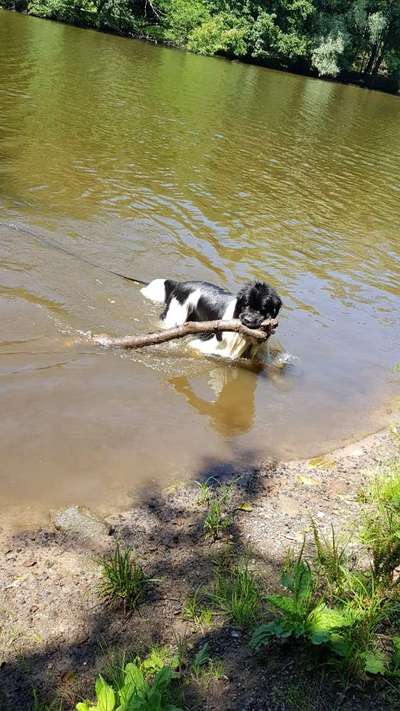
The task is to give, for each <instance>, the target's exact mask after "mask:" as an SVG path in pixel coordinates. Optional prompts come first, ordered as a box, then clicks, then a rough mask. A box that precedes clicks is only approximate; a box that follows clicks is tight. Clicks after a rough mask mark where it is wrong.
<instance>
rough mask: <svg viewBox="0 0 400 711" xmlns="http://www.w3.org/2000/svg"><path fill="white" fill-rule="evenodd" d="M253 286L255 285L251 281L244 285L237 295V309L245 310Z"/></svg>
mask: <svg viewBox="0 0 400 711" xmlns="http://www.w3.org/2000/svg"><path fill="white" fill-rule="evenodd" d="M253 286H254V285H253V284H250V283H249V284H245V285H244V286H242V288H241V289H240V291H239V293H238V295H237V297H236V310H238V309H240V311H243V309H245V308H246V306H248V305H249V295H250V291H251V289H252V287H253Z"/></svg>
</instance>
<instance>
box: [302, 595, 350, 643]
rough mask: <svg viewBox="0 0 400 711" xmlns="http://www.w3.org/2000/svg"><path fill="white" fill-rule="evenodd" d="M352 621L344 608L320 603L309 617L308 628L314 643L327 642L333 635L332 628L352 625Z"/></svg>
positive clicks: (336, 628)
mask: <svg viewBox="0 0 400 711" xmlns="http://www.w3.org/2000/svg"><path fill="white" fill-rule="evenodd" d="M351 623H352V621H351V619H349V616H348V615H346V614H345V613H344V612H343V610H339V609H338V608H337V607H336V608H335V607H327V606H326V605H325V604H323V603H322V604H320V605H318V606H317V607H315V608H314V610H312V612H311V613H310V615H309V617H308V621H307V629H308V633H309V636H310V640H311V642H312V643H313V644H325V643H326V642H328V641H329V639H330V637H331V633H332V630H338V629H342V628H343V627H348V626H349V625H351Z"/></svg>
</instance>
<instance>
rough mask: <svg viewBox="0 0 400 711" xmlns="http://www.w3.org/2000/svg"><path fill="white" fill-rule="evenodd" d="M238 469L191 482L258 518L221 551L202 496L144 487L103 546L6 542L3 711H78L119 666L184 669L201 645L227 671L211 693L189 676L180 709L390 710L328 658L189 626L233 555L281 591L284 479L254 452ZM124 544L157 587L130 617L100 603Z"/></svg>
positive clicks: (60, 537) (22, 537) (235, 528)
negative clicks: (38, 703)
mask: <svg viewBox="0 0 400 711" xmlns="http://www.w3.org/2000/svg"><path fill="white" fill-rule="evenodd" d="M242 454H243V453H242ZM243 461H245V462H246V466H245V467H244V466H243ZM240 462H241V463H240V465H239V466H235V465H234V464H232V462H222V461H211V462H210V461H207V462H204V466H203V467H202V468H201V470H200V471H198V472H197V473H196V476H195V480H196V481H198V482H207V483H209V484H212V485H214V486H216V487H217V486H218V485H219V484H220V483H221V482H224V483H232V486H233V497H234V501H235V502H236V504H238V503H240V502H245V503H246V504H247V508H248V509H250V512H249V513H247V512H246V511H243V510H240V509H239V507H238V506H237V507H236V513H235V516H234V519H233V524H232V527H231V529H230V530H229V533H228V534H227V536H226V537H225V538H224V539H223V540H217V541H210V540H207V539H206V538H205V536H204V531H203V521H204V516H205V506H204V505H201V504H199V502H198V490H197V489H196V487H194V486H193V485H186V484H185V485H182V486H177V487H173V488H170V489H168V490H161V489H160V488H158V487H157V486H156V485H155V486H153V487H152V488H149V487H147V488H146V489H145V490H143V491H141V492H140V494H139V496H138V500H137V501H136V503H135V506H134V507H133V508H132V509H131V510H130V511H127V512H124V513H121V514H118V515H115V516H114V517H113V518H112V521H111V523H112V526H113V530H112V535H111V536H109V537H104V539H101V540H95V541H93V540H91V539H80V538H79V537H73V536H70V535H66V534H62V533H59V532H54V531H51V530H47V531H45V530H42V531H39V532H24V533H21V534H18V535H15V536H14V538H13V539H12V540H11V541H10V540H9V541H8V542H7V545H6V552H5V554H4V558H5V562H6V564H7V569H9V573H8V574H7V575H6V577H5V584H4V587H3V593H2V598H3V599H2V603H1V616H2V632H3V634H2V640H3V650H2V652H1V669H0V675H1V683H0V708H1V710H2V711H8V710H9V711H31V709H33V708H34V707H33V703H32V690H33V689H36V690H37V691H38V693H39V694H40V697H41V698H42V699H52V698H57V699H62V701H63V708H64V709H65V710H69V709H73V708H74V704H75V703H76V701H77V700H79V699H81V698H82V697H87V696H89V697H90V696H91V697H92V696H93V690H94V679H95V676H96V674H97V673H98V672H99V671H104V670H105V669H106V668H107V665H109V663H110V659H111V658H115V657H117V656H118V655H122V654H123V653H126V656H127V657H129V656H134V655H136V654H140V655H144V654H146V652H147V651H148V650H149V648H150V647H151V646H152V645H155V644H157V645H158V644H160V645H170V646H172V648H175V649H176V648H177V647H179V648H180V649H183V650H184V657H185V659H186V663H187V669H188V668H189V665H190V659H192V658H193V656H194V654H195V652H196V650H198V649H199V647H200V646H201V645H202V644H204V643H205V642H208V644H209V653H210V655H211V657H212V658H215V659H218V660H221V661H222V662H223V668H224V674H223V676H222V678H221V679H219V680H214V681H212V682H211V683H210V684H209V686H208V688H205V687H204V685H201V684H199V683H197V682H196V681H195V680H194V679H193V678H191V677H190V675H189V674H187V675H186V677H187V679H188V683H187V685H186V686H185V689H184V700H183V703H184V707H185V708H186V709H190V710H191V711H195V710H198V711H200V710H202V711H262V710H264V709H265V710H266V709H272V710H274V709H276V710H277V711H278V710H280V709H282V711H286V710H287V711H290V710H294V709H296V711H298V710H299V709H300V711H301V710H303V711H307V710H308V709H310V710H311V709H313V710H314V709H315V711H328V709H329V711H332V709H339V708H341V709H348V710H350V709H352V710H353V709H370V708H374V709H389V708H393V700H392V699H391V697H390V699H389V697H388V696H387V694H386V691H385V693H381V690H380V689H379V685H378V687H376V688H374V690H373V693H372V695H371V689H368V690H364V689H362V688H353V687H351V688H347V689H345V688H344V687H343V685H341V684H340V679H339V678H338V676H337V675H336V674H335V673H329V672H328V670H327V667H326V664H325V660H324V659H323V658H322V657H319V658H317V657H315V656H314V657H312V656H310V655H309V654H308V653H306V652H304V650H302V649H301V648H300V647H296V646H293V645H289V644H287V645H284V646H281V647H275V648H272V649H271V650H270V651H266V652H265V653H264V654H263V655H261V656H258V657H257V656H255V655H254V653H253V652H252V651H251V650H250V648H249V646H248V635H247V633H246V632H244V631H242V630H238V629H234V628H233V627H232V626H231V625H230V624H229V623H228V622H227V621H226V620H224V619H223V618H222V617H221V618H219V619H218V620H217V621H216V622H215V624H213V625H212V626H209V627H207V626H206V625H204V626H203V627H201V626H200V627H199V626H198V625H195V624H194V623H193V621H190V620H189V621H188V620H186V619H185V616H184V607H185V603H186V601H187V599H188V597H189V596H190V595H191V594H193V592H194V591H195V590H197V589H198V588H199V587H201V586H204V587H210V586H211V585H212V581H213V579H214V576H215V560H216V558H218V556H220V555H221V554H222V552H223V550H225V549H226V547H227V546H229V548H230V549H231V550H234V552H235V555H237V556H246V558H248V559H249V560H250V563H251V565H252V566H254V567H255V569H256V570H257V572H258V573H259V575H260V576H261V577H262V579H263V581H264V585H265V589H266V590H268V589H271V588H276V586H277V585H278V579H279V568H280V566H281V563H282V557H283V556H284V554H285V548H286V547H287V544H288V541H287V540H286V538H285V536H287V533H286V532H287V530H288V524H287V522H286V518H287V517H288V514H284V513H282V512H279V511H278V514H279V516H281V518H282V521H283V523H282V525H280V524H279V525H278V524H277V522H276V521H277V520H278V519H276V516H275V518H274V515H275V514H274V511H275V509H274V498H275V496H276V493H277V491H279V486H280V484H279V480H280V479H281V478H282V476H283V474H284V472H283V473H282V469H280V468H279V466H278V465H277V464H276V463H274V462H270V463H269V464H267V465H265V466H263V467H257V466H256V465H255V454H254V453H252V452H246V453H244V454H243V456H241V457H240ZM268 507H269V508H268ZM265 511H267V512H268V511H269V512H270V515H269V516H267V515H266V514H265ZM262 514H263V516H262ZM289 518H290V516H289ZM292 518H293V517H292ZM297 518H298V517H296V520H297ZM261 519H262V521H263V524H262V526H261V524H260V520H261ZM275 519H276V520H275ZM279 520H280V519H279ZM259 525H260V527H259V528H258V526H259ZM293 525H294V524H293ZM279 526H280V527H279ZM117 539H120V540H122V541H124V542H125V543H126V544H128V545H130V546H132V547H133V549H134V550H135V552H136V554H137V556H138V558H139V559H140V560H141V561H142V563H143V567H144V569H145V572H146V573H147V574H148V575H149V576H151V577H152V578H155V579H157V583H155V584H153V585H152V586H151V588H150V589H149V592H148V595H147V597H146V601H145V602H144V603H143V604H142V605H141V607H140V608H139V609H138V610H137V611H136V612H135V613H133V614H131V615H129V616H126V615H124V614H123V612H122V611H121V610H114V609H111V608H109V607H107V606H105V605H104V603H103V602H102V601H101V599H100V598H99V594H98V584H99V567H98V557H99V555H103V554H104V553H107V552H110V551H111V550H112V548H113V546H114V543H115V540H117ZM371 704H372V705H371ZM39 708H40V711H42V710H43V709H45V708H46V707H45V706H43V707H39Z"/></svg>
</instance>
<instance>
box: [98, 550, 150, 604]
mask: <svg viewBox="0 0 400 711" xmlns="http://www.w3.org/2000/svg"><path fill="white" fill-rule="evenodd" d="M100 565H101V568H102V581H101V584H100V593H101V595H102V596H103V597H104V598H105V600H106V601H107V602H108V603H110V604H114V605H122V606H123V608H124V611H131V610H135V609H136V608H137V606H138V605H139V604H140V603H141V602H142V600H143V599H144V596H145V591H146V587H147V585H148V584H149V583H150V582H152V581H151V579H150V578H148V577H147V576H146V575H145V573H144V571H143V568H142V566H141V565H140V563H138V562H137V561H136V560H135V559H134V558H133V554H132V549H131V548H130V547H129V546H127V547H125V548H124V549H121V546H120V544H119V542H117V543H116V546H115V551H114V554H113V556H112V557H111V558H108V557H104V558H102V559H101V560H100Z"/></svg>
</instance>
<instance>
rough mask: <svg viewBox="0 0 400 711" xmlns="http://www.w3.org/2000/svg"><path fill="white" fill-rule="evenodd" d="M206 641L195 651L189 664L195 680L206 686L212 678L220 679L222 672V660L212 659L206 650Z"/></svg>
mask: <svg viewBox="0 0 400 711" xmlns="http://www.w3.org/2000/svg"><path fill="white" fill-rule="evenodd" d="M208 646H209V645H208V642H205V644H203V645H202V646H201V647H200V649H199V650H198V651H197V652H196V655H195V657H194V659H193V662H192V666H191V674H192V677H193V679H194V680H195V681H197V682H199V683H200V684H203V685H205V686H207V685H208V684H209V682H210V681H211V680H212V679H220V678H221V677H222V676H223V673H224V666H223V663H222V661H220V660H215V659H212V658H211V657H210V655H209V652H208Z"/></svg>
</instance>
